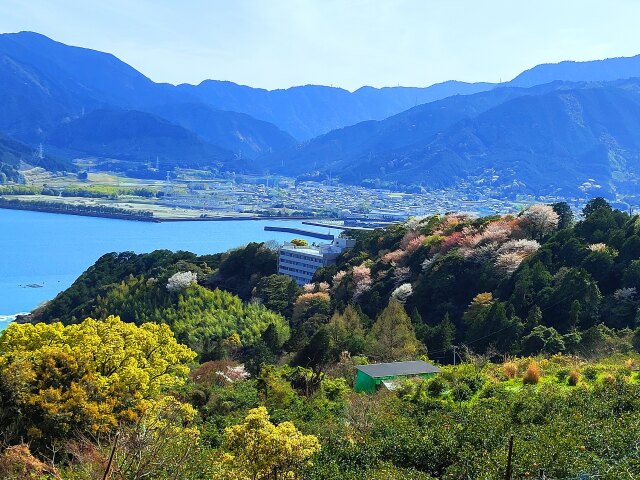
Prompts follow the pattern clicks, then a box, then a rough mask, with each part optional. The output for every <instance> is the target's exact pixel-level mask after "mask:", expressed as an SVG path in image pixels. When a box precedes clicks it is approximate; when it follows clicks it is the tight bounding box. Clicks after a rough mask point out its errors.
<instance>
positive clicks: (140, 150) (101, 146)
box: [47, 109, 246, 170]
mask: <svg viewBox="0 0 640 480" xmlns="http://www.w3.org/2000/svg"><path fill="white" fill-rule="evenodd" d="M47 141H48V143H49V144H51V145H53V146H55V147H57V148H59V149H61V150H62V151H68V152H71V153H75V154H83V155H91V156H97V157H103V158H113V159H120V160H125V161H129V162H132V161H133V162H138V163H144V164H150V165H152V166H153V167H154V168H155V165H156V164H157V163H158V164H159V165H160V167H161V169H163V170H166V169H172V168H173V167H174V166H180V167H207V166H216V167H225V168H227V169H237V170H243V169H244V168H246V167H245V166H244V165H240V164H239V163H236V162H235V160H234V155H233V153H231V152H230V151H228V150H225V149H222V148H220V147H217V146H213V145H211V144H208V143H206V142H204V141H203V140H202V139H201V138H200V137H198V135H196V134H195V133H193V132H191V131H189V130H187V129H185V128H182V127H181V126H178V125H174V124H172V123H170V122H168V121H167V120H165V119H163V118H160V117H157V116H155V115H152V114H149V113H146V112H139V111H135V110H107V109H101V110H94V111H92V112H90V113H88V114H86V115H84V116H82V117H79V118H77V119H74V120H72V121H70V122H66V123H64V124H61V125H60V126H58V127H57V128H56V129H54V130H52V131H51V132H50V133H49V135H48V137H47Z"/></svg>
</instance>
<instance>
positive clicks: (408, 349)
mask: <svg viewBox="0 0 640 480" xmlns="http://www.w3.org/2000/svg"><path fill="white" fill-rule="evenodd" d="M369 343H370V351H371V355H372V356H374V357H376V358H377V359H380V360H382V361H387V362H392V361H396V360H407V359H411V358H414V357H415V356H416V354H417V353H418V352H419V351H420V350H421V348H423V346H422V345H421V344H420V342H419V341H418V339H417V338H416V335H415V332H414V330H413V326H412V325H411V319H410V318H409V315H407V312H406V311H405V309H404V307H403V306H402V304H401V303H400V302H398V301H396V300H394V299H392V300H390V301H389V304H388V305H387V307H386V308H385V309H384V310H383V311H382V313H381V314H380V315H379V316H378V318H377V320H376V322H375V323H374V324H373V327H372V328H371V331H370V332H369Z"/></svg>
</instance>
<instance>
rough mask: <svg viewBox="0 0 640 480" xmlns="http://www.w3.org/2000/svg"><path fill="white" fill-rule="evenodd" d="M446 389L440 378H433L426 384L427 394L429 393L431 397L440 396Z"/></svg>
mask: <svg viewBox="0 0 640 480" xmlns="http://www.w3.org/2000/svg"><path fill="white" fill-rule="evenodd" d="M446 389H447V384H446V382H445V381H444V380H443V379H442V378H440V377H435V378H434V379H433V380H431V381H430V382H429V383H428V384H427V392H429V395H431V396H432V397H438V396H440V394H442V392H444V391H445V390H446Z"/></svg>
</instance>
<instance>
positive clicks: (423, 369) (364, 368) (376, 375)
mask: <svg viewBox="0 0 640 480" xmlns="http://www.w3.org/2000/svg"><path fill="white" fill-rule="evenodd" d="M356 369H357V370H358V373H357V374H356V383H355V386H354V389H355V391H356V392H365V393H373V392H375V391H376V390H377V388H378V387H379V386H380V385H381V384H382V385H383V386H385V387H386V388H388V389H390V390H393V389H394V388H395V382H394V381H397V380H402V379H403V378H409V377H422V378H429V377H432V376H433V375H435V374H436V373H438V372H440V369H439V368H438V367H436V366H434V365H431V364H430V363H427V362H423V361H422V360H414V361H410V362H392V363H374V364H371V365H358V366H357V367H356Z"/></svg>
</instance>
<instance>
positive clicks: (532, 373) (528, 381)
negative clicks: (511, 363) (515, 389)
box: [522, 360, 542, 385]
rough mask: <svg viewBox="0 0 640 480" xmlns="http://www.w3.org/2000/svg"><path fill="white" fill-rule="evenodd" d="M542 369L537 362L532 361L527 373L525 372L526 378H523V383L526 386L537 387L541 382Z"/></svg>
mask: <svg viewBox="0 0 640 480" xmlns="http://www.w3.org/2000/svg"><path fill="white" fill-rule="evenodd" d="M541 376H542V375H541V374H540V367H538V364H537V363H536V361H535V360H534V361H531V363H529V366H528V367H527V371H526V372H524V377H522V383H524V384H525V385H536V384H537V383H538V382H539V381H540V377H541Z"/></svg>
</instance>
